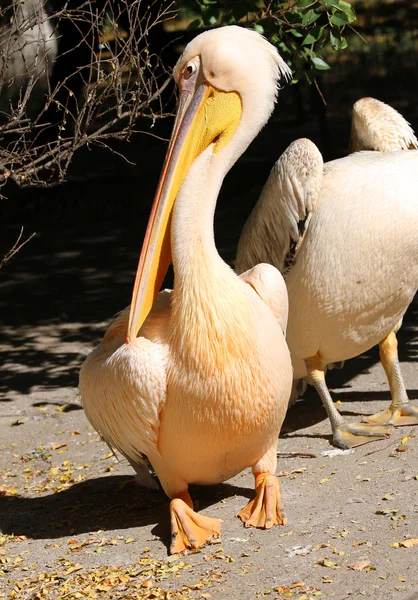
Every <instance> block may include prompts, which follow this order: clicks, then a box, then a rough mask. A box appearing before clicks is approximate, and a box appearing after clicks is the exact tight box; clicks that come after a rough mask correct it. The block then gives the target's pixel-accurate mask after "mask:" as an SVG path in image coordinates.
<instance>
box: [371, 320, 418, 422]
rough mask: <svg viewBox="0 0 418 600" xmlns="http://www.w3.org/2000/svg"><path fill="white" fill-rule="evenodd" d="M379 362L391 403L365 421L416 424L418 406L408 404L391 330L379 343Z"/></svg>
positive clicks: (396, 346)
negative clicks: (382, 369) (385, 379)
mask: <svg viewBox="0 0 418 600" xmlns="http://www.w3.org/2000/svg"><path fill="white" fill-rule="evenodd" d="M379 353H380V362H381V363H382V365H383V368H384V369H385V373H386V377H387V378H388V382H389V388H390V393H391V395H392V403H391V405H390V407H389V408H388V409H386V410H384V411H382V412H379V413H377V414H375V415H371V416H370V417H365V418H364V419H363V421H364V422H365V423H371V424H377V425H383V424H388V425H418V408H416V407H415V406H411V405H410V404H409V399H408V395H407V393H406V389H405V384H404V382H403V378H402V373H401V366H400V364H399V358H398V340H397V339H396V333H395V332H394V331H392V332H391V333H389V335H388V336H386V337H385V339H384V340H382V341H381V342H380V344H379Z"/></svg>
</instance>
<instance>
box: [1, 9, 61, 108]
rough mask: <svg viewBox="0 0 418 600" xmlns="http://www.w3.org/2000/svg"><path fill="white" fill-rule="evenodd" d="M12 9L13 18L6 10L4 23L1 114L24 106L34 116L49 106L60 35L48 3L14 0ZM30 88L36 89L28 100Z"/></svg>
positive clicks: (2, 32)
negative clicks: (49, 91) (52, 19)
mask: <svg viewBox="0 0 418 600" xmlns="http://www.w3.org/2000/svg"><path fill="white" fill-rule="evenodd" d="M10 9H11V12H12V15H10V14H9V12H8V11H6V12H5V13H4V15H3V17H2V19H1V22H0V56H1V60H0V86H1V93H0V111H1V112H2V113H5V114H7V115H10V114H11V113H12V112H13V111H14V110H17V109H18V108H19V107H20V104H22V105H23V109H24V112H25V113H26V114H27V115H28V116H30V117H33V116H36V115H37V113H38V112H39V110H40V109H41V108H42V106H43V105H44V104H45V94H46V93H47V91H48V82H49V77H50V76H51V74H52V67H53V63H54V61H55V58H56V56H57V50H58V41H57V35H56V33H55V31H54V27H53V25H52V23H51V21H50V19H49V18H48V15H47V11H46V8H45V0H25V2H22V1H21V0H13V1H12V2H11V3H10ZM29 85H33V86H34V89H32V90H29V91H30V95H29V96H28V97H26V95H27V93H28V91H27V88H28V86H29Z"/></svg>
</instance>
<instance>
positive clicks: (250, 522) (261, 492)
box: [238, 473, 287, 529]
mask: <svg viewBox="0 0 418 600" xmlns="http://www.w3.org/2000/svg"><path fill="white" fill-rule="evenodd" d="M255 490H256V497H255V498H254V500H251V502H249V503H248V504H247V506H246V507H245V508H243V509H242V510H241V511H240V512H239V513H238V517H239V518H240V519H241V521H242V522H243V523H244V524H245V527H261V528H263V529H270V527H273V525H285V524H286V522H287V519H286V514H285V512H284V507H283V503H282V499H281V495H280V484H279V480H278V479H277V477H276V476H275V475H271V474H270V473H257V474H256V475H255Z"/></svg>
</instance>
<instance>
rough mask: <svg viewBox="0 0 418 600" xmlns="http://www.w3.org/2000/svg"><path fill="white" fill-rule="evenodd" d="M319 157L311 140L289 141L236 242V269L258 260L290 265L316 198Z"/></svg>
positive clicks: (281, 267)
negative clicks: (290, 142)
mask: <svg viewBox="0 0 418 600" xmlns="http://www.w3.org/2000/svg"><path fill="white" fill-rule="evenodd" d="M323 166H324V164H323V160H322V156H321V153H320V152H319V150H318V148H317V147H316V146H315V144H314V143H313V142H311V141H310V140H308V139H305V138H303V139H299V140H296V141H295V142H293V143H292V144H290V146H289V147H288V148H287V149H286V150H285V152H284V153H283V154H282V156H281V157H280V158H279V160H278V161H277V162H276V164H275V165H274V167H273V169H272V171H271V173H270V176H269V178H268V180H267V182H266V185H265V186H264V188H263V191H262V192H261V196H260V198H259V200H258V202H257V204H256V206H255V208H254V210H253V212H252V213H251V215H250V217H249V219H248V221H247V223H246V224H245V226H244V228H243V230H242V233H241V237H240V240H239V243H238V250H237V260H236V267H235V268H236V271H237V272H238V273H241V272H243V271H245V270H246V269H249V268H250V267H253V266H254V265H256V264H257V263H259V262H266V263H270V264H272V265H274V266H275V267H276V268H278V269H279V270H280V271H281V272H282V273H284V272H285V271H286V270H288V269H289V268H290V266H291V265H292V264H293V261H294V259H295V255H296V253H297V250H298V248H299V246H300V243H301V241H302V239H303V236H304V234H305V232H306V229H307V226H308V223H309V219H310V215H311V213H312V212H313V211H314V210H315V206H316V204H317V202H318V200H319V193H320V189H321V184H322V174H323Z"/></svg>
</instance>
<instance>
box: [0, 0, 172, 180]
mask: <svg viewBox="0 0 418 600" xmlns="http://www.w3.org/2000/svg"><path fill="white" fill-rule="evenodd" d="M3 4H4V3H2V5H3ZM45 6H46V5H45V4H44V0H25V2H24V3H23V2H19V1H18V0H8V6H7V7H6V8H0V87H1V89H0V187H1V186H4V185H5V184H6V183H7V181H8V180H9V179H12V180H13V181H14V182H16V183H17V184H18V185H20V186H33V185H37V186H49V185H55V184H56V183H59V182H61V181H63V180H64V179H65V177H66V173H67V170H68V168H69V165H70V163H71V160H72V158H73V156H74V153H75V152H77V151H78V150H79V149H80V148H82V147H83V146H85V145H86V144H97V145H98V144H101V143H103V142H104V143H105V144H106V145H107V146H108V145H109V143H110V141H111V139H118V140H119V139H129V137H130V136H131V135H132V134H133V133H137V132H138V131H140V130H138V127H136V123H137V122H138V119H140V118H141V119H148V120H152V122H153V123H154V122H155V121H157V120H158V119H164V118H166V117H168V116H171V114H170V111H168V110H167V109H166V108H165V106H164V103H165V102H166V100H163V98H164V94H165V93H166V90H167V87H168V85H169V83H170V81H171V75H170V73H169V71H168V70H167V69H166V68H165V67H164V65H163V64H162V62H161V51H162V46H163V44H164V42H163V41H161V33H163V28H162V26H163V24H164V22H165V21H167V20H169V19H172V18H174V16H175V15H176V11H175V7H174V1H171V0H150V1H148V2H147V3H145V2H142V1H138V0H136V1H132V0H85V1H82V0H79V1H75V0H74V1H73V2H66V3H65V4H64V6H62V4H61V6H60V8H59V10H57V11H55V13H54V14H47V12H46V8H45ZM154 32H157V36H156V35H155V33H154ZM151 127H152V126H151ZM145 133H147V134H148V135H152V133H151V132H149V131H145Z"/></svg>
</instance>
